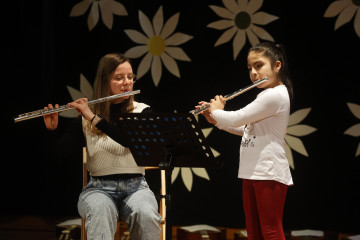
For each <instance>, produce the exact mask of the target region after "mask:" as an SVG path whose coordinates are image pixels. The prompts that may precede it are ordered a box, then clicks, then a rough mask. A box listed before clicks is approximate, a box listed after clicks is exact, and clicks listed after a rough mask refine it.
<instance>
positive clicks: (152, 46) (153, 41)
mask: <svg viewBox="0 0 360 240" xmlns="http://www.w3.org/2000/svg"><path fill="white" fill-rule="evenodd" d="M165 47H166V45H165V40H164V39H162V38H161V37H159V36H153V37H152V38H150V39H149V41H148V49H149V52H150V53H151V54H152V55H153V56H160V55H161V54H162V53H163V52H164V50H165Z"/></svg>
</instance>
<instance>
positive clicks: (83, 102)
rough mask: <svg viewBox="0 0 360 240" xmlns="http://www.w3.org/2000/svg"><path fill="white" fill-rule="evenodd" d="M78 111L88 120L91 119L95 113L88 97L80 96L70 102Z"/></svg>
mask: <svg viewBox="0 0 360 240" xmlns="http://www.w3.org/2000/svg"><path fill="white" fill-rule="evenodd" d="M68 105H69V106H70V107H73V108H75V109H76V111H78V112H79V113H80V114H81V115H82V116H83V117H84V118H85V119H86V120H88V121H91V119H92V118H93V117H94V116H95V114H94V113H93V112H92V111H91V110H90V108H89V105H88V99H87V98H79V99H78V100H76V101H74V102H71V103H68Z"/></svg>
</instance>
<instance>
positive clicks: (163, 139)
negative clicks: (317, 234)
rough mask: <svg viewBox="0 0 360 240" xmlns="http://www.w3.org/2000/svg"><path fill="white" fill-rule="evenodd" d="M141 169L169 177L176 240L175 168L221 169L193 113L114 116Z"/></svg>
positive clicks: (168, 226) (168, 218) (168, 196)
mask: <svg viewBox="0 0 360 240" xmlns="http://www.w3.org/2000/svg"><path fill="white" fill-rule="evenodd" d="M114 117H115V119H116V122H117V124H118V126H119V128H120V130H121V132H122V133H123V134H124V135H126V138H127V140H128V142H129V143H130V144H129V145H130V146H129V148H130V151H131V153H132V155H133V157H134V159H135V161H136V163H137V165H138V166H154V167H160V169H163V170H165V176H166V196H162V197H165V202H166V239H167V240H171V238H172V233H171V231H172V229H171V228H172V222H171V216H170V203H171V174H172V170H173V169H174V167H201V168H218V167H219V166H220V162H219V161H218V160H217V159H215V157H214V155H213V153H212V151H211V149H210V147H209V145H208V144H207V141H206V139H205V136H204V134H203V133H202V131H201V128H200V126H199V124H198V122H197V121H196V119H195V117H194V115H193V114H191V113H120V114H115V115H114Z"/></svg>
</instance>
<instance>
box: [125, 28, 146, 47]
mask: <svg viewBox="0 0 360 240" xmlns="http://www.w3.org/2000/svg"><path fill="white" fill-rule="evenodd" d="M124 32H125V33H126V35H128V37H129V38H130V39H131V40H133V42H135V43H139V44H147V43H148V40H149V39H148V38H147V37H146V36H145V35H144V34H142V33H141V32H138V31H136V30H132V29H125V30H124Z"/></svg>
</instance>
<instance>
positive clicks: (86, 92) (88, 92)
mask: <svg viewBox="0 0 360 240" xmlns="http://www.w3.org/2000/svg"><path fill="white" fill-rule="evenodd" d="M66 88H67V89H68V91H69V94H70V96H71V98H72V100H73V101H75V100H77V99H79V98H87V99H88V100H89V101H90V100H92V93H93V88H92V86H91V84H90V83H89V81H88V80H87V79H86V77H85V76H84V75H82V74H80V91H79V90H77V89H75V88H73V87H70V86H66ZM59 116H61V117H66V118H76V117H78V116H79V113H78V112H77V111H76V110H75V109H71V110H68V111H64V112H60V113H59Z"/></svg>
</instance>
